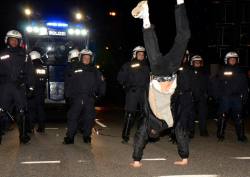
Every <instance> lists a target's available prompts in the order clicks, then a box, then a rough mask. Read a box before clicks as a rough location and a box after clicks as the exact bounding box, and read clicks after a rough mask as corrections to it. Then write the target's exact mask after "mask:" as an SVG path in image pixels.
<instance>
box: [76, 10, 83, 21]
mask: <svg viewBox="0 0 250 177" xmlns="http://www.w3.org/2000/svg"><path fill="white" fill-rule="evenodd" d="M75 18H76V19H77V20H82V18H83V15H82V14H81V13H80V12H77V13H76V14H75Z"/></svg>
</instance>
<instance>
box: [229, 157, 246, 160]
mask: <svg viewBox="0 0 250 177" xmlns="http://www.w3.org/2000/svg"><path fill="white" fill-rule="evenodd" d="M231 159H236V160H250V157H231Z"/></svg>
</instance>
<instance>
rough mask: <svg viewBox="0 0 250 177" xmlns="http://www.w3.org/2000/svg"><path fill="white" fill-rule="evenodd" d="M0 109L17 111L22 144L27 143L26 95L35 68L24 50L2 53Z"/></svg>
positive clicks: (31, 84) (0, 63)
mask: <svg viewBox="0 0 250 177" xmlns="http://www.w3.org/2000/svg"><path fill="white" fill-rule="evenodd" d="M0 58H1V60H0V90H1V91H0V94H1V96H0V108H1V109H2V110H3V111H6V110H8V109H9V108H10V106H13V105H14V106H15V108H16V110H17V117H16V120H17V123H18V127H19V133H20V135H19V138H20V142H23V143H27V142H28V141H29V140H30V137H29V136H28V135H27V127H26V126H27V122H28V121H27V116H26V112H27V100H26V93H28V92H27V90H28V91H30V90H29V89H28V88H31V87H32V86H33V85H34V84H33V79H32V72H33V67H32V63H31V60H30V58H28V57H26V53H25V50H24V49H22V48H7V49H5V50H2V51H1V52H0Z"/></svg>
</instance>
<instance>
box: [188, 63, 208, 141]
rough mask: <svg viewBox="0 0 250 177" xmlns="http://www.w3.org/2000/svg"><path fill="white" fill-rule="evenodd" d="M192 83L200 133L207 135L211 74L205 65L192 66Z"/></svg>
mask: <svg viewBox="0 0 250 177" xmlns="http://www.w3.org/2000/svg"><path fill="white" fill-rule="evenodd" d="M191 83H192V94H193V98H194V113H195V115H197V117H198V120H199V126H200V135H201V136H207V135H208V132H207V111H208V110H207V109H208V108H207V98H208V84H209V75H208V73H207V72H206V70H205V69H204V68H203V67H200V68H195V67H192V75H191Z"/></svg>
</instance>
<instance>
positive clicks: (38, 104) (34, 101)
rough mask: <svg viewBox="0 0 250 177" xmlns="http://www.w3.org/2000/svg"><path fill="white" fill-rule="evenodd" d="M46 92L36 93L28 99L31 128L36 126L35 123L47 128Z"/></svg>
mask: <svg viewBox="0 0 250 177" xmlns="http://www.w3.org/2000/svg"><path fill="white" fill-rule="evenodd" d="M44 98H45V96H44V94H39V95H35V96H33V97H32V98H30V99H28V112H29V120H30V126H31V128H34V126H35V123H36V122H37V123H38V127H39V128H42V129H44V128H45V120H46V114H45V111H44Z"/></svg>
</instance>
